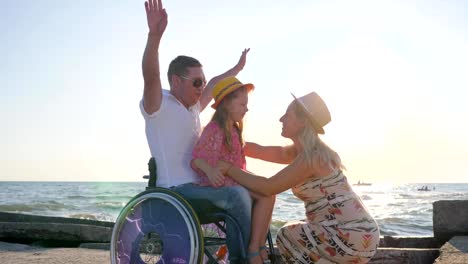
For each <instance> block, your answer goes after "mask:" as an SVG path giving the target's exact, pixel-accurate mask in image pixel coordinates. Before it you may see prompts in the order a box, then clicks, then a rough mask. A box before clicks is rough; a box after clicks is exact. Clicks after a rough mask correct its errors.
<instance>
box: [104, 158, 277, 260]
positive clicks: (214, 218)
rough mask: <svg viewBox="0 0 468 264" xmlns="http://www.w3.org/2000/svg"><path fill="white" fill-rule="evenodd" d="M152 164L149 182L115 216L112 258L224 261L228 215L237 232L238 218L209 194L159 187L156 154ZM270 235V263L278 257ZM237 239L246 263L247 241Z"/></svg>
mask: <svg viewBox="0 0 468 264" xmlns="http://www.w3.org/2000/svg"><path fill="white" fill-rule="evenodd" d="M148 169H149V177H148V176H146V177H145V178H149V181H148V187H146V190H145V191H143V192H141V193H139V194H138V195H136V196H135V197H133V198H132V199H131V200H130V201H129V202H128V203H127V204H126V205H125V206H124V208H123V209H122V210H121V212H120V214H119V216H118V217H117V220H116V221H115V225H114V228H113V230H112V237H111V252H110V253H111V263H112V264H129V263H131V264H144V263H151V264H153V263H158V264H159V263H189V264H195V263H209V264H212V263H223V262H222V261H223V260H224V258H225V257H224V254H223V252H222V251H223V250H222V249H225V248H226V238H225V234H226V220H230V221H229V223H230V224H232V225H233V226H234V229H235V230H237V232H238V233H240V232H241V231H240V227H239V224H238V223H237V222H236V221H235V220H234V218H232V216H230V215H229V214H227V213H226V212H224V211H223V210H221V209H219V208H217V207H215V206H214V205H212V204H211V203H210V202H208V201H206V200H186V199H184V197H182V196H181V195H180V194H178V193H176V192H174V191H172V190H170V189H166V188H160V187H156V179H157V167H156V162H155V159H154V158H151V159H150V160H149V162H148ZM197 212H200V213H197ZM267 240H268V244H269V250H270V253H271V254H270V260H271V263H275V262H276V260H275V255H274V254H273V253H274V248H273V240H272V238H271V234H270V232H268V237H267ZM239 243H240V246H241V249H242V252H241V255H242V257H243V260H244V261H245V263H247V257H246V256H247V254H246V252H245V250H244V249H245V248H246V247H245V246H244V245H243V241H242V240H240V241H239Z"/></svg>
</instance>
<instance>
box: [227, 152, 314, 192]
mask: <svg viewBox="0 0 468 264" xmlns="http://www.w3.org/2000/svg"><path fill="white" fill-rule="evenodd" d="M218 167H219V168H220V170H221V171H222V172H224V173H225V174H226V175H227V176H229V177H231V178H232V179H234V180H235V181H236V182H238V183H239V184H241V185H242V186H244V187H246V188H247V189H249V190H252V191H254V192H257V193H260V194H262V195H267V196H270V195H274V194H279V193H282V192H284V191H286V190H287V189H289V188H291V187H294V186H296V185H298V184H300V183H302V182H304V181H305V180H306V179H307V178H310V177H312V176H313V170H312V168H311V167H310V166H308V165H307V164H306V162H305V161H304V159H303V158H302V157H298V158H296V159H295V160H294V161H293V162H292V163H291V164H290V165H288V166H286V167H285V168H284V169H282V170H281V171H279V172H278V173H276V174H275V175H273V176H272V177H270V178H267V177H262V176H258V175H255V174H253V173H251V172H248V171H244V170H242V169H240V168H238V167H235V166H232V165H231V164H230V163H227V162H224V161H218Z"/></svg>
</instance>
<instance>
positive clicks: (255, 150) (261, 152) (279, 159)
mask: <svg viewBox="0 0 468 264" xmlns="http://www.w3.org/2000/svg"><path fill="white" fill-rule="evenodd" d="M244 153H245V155H246V156H247V157H251V158H254V159H261V160H264V161H269V162H274V163H280V164H290V163H291V162H293V160H294V159H295V158H296V157H297V151H296V148H295V147H294V145H290V146H262V145H259V144H256V143H253V142H246V143H245V147H244Z"/></svg>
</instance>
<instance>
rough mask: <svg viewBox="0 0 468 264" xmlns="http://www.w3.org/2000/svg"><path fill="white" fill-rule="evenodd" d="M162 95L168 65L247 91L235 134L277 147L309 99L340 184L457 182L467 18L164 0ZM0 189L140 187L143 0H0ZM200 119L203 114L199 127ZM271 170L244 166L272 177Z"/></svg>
mask: <svg viewBox="0 0 468 264" xmlns="http://www.w3.org/2000/svg"><path fill="white" fill-rule="evenodd" d="M163 4H164V7H165V8H166V10H167V13H168V20H169V23H168V26H167V29H166V32H165V33H164V36H163V39H162V42H161V45H160V63H161V73H162V81H163V86H164V87H165V88H168V83H167V77H166V72H167V67H168V65H169V63H170V61H171V60H172V59H173V58H175V57H176V56H178V55H182V54H183V55H189V56H193V57H195V58H197V59H199V60H200V61H201V62H202V64H203V65H204V71H205V75H206V76H207V78H210V77H214V76H215V75H217V74H220V73H222V72H224V71H226V70H227V69H229V68H231V67H232V66H234V65H235V63H236V62H237V61H238V59H239V56H240V55H241V52H242V50H243V49H244V48H250V49H251V50H250V52H249V54H248V58H247V65H246V66H245V68H244V70H243V71H242V72H241V73H240V74H239V75H238V78H239V79H240V80H241V81H242V82H251V83H254V84H255V86H256V89H255V91H254V92H253V93H251V94H250V98H249V112H248V114H247V117H246V120H245V126H246V128H245V131H244V136H245V138H246V140H248V141H253V142H257V143H259V144H263V145H287V144H291V141H289V140H288V139H284V138H282V137H281V135H280V134H281V123H280V122H279V118H280V117H281V115H282V114H283V113H284V111H285V110H286V108H287V106H288V104H289V103H290V102H291V101H292V96H291V94H290V93H291V92H292V93H294V94H295V95H296V96H302V95H305V94H307V93H309V92H311V91H316V92H317V93H318V94H319V95H321V97H322V98H323V99H324V100H325V102H326V103H327V105H328V107H329V108H330V111H331V115H332V122H331V123H330V124H328V125H327V126H326V127H325V131H326V133H325V135H324V136H323V137H322V139H323V140H324V141H325V142H326V143H327V144H328V145H329V146H330V147H332V148H333V149H334V150H335V151H337V152H338V153H339V154H340V156H341V159H342V161H343V163H344V165H345V166H346V168H347V171H346V172H345V174H346V175H347V176H348V179H349V181H351V182H356V181H358V180H361V181H366V182H373V183H394V184H399V183H421V182H427V183H438V182H463V183H468V168H467V166H466V164H468V138H467V135H468V122H467V121H466V120H467V117H466V115H467V113H468V91H467V90H468V17H467V16H466V10H468V9H467V4H466V2H465V1H462V0H459V1H456V0H451V1H450V0H447V1H443V0H440V1H438V0H427V1H422V0H421V1H418V0H414V1H409V0H405V1H403V0H401V1H385V0H384V1H372V0H355V1H332V0H321V1H314V0H291V1H287V2H285V1H276V0H268V1H263V0H258V1H252V0H239V1H217V0H199V1H180V0H179V1H177V0H172V1H171V0H167V1H164V2H163ZM0 30H1V34H0V58H1V61H2V63H0V91H1V97H0V118H1V120H2V122H1V123H0V124H1V129H0V180H2V181H142V179H141V178H142V176H143V175H144V174H147V165H146V164H147V161H148V159H149V157H150V153H149V148H148V145H147V143H146V137H145V133H144V120H143V117H142V116H141V113H140V110H139V106H138V104H139V101H140V99H141V97H142V93H143V78H142V73H141V58H142V54H143V50H144V47H145V44H146V36H147V33H148V28H147V23H146V15H145V10H144V1H109V0H101V1H94V0H93V1H91V0H83V1H52V0H41V1H32V0H30V1H8V0H7V1H3V2H2V8H1V9H0ZM212 114H213V111H212V110H211V109H207V110H206V111H204V112H203V113H202V116H201V120H202V124H206V123H207V122H208V121H209V119H210V117H211V115H212ZM282 167H283V166H282V165H275V164H271V163H266V162H262V161H258V160H253V159H248V160H247V168H248V169H249V170H250V171H252V172H255V173H258V174H260V175H263V176H266V177H270V176H272V175H274V173H276V172H277V171H278V170H280V169H281V168H282Z"/></svg>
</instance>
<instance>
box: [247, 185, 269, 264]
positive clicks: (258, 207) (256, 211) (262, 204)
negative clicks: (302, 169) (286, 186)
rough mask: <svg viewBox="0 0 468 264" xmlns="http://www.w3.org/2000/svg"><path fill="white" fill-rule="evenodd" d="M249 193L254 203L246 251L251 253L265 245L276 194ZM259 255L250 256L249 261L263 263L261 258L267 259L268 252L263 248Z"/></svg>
mask: <svg viewBox="0 0 468 264" xmlns="http://www.w3.org/2000/svg"><path fill="white" fill-rule="evenodd" d="M250 195H251V196H252V198H253V200H254V205H253V209H252V224H251V233H250V242H249V247H248V251H249V253H251V255H252V253H254V252H259V251H260V247H261V246H264V245H265V240H266V236H267V234H268V230H269V228H270V222H271V215H272V213H273V208H274V206H275V199H276V196H274V195H272V196H262V195H260V194H257V193H253V192H250ZM260 256H261V257H259V256H255V257H251V258H250V259H249V262H250V263H263V261H262V260H267V259H268V253H267V252H266V251H265V250H261V251H260Z"/></svg>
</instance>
